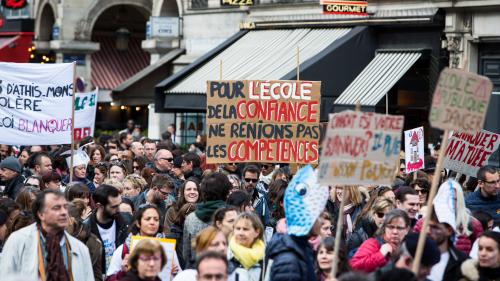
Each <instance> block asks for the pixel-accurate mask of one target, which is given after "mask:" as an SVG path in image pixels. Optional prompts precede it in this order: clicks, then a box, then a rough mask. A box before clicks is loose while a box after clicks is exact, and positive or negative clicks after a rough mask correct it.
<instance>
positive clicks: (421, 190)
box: [415, 188, 429, 194]
mask: <svg viewBox="0 0 500 281" xmlns="http://www.w3.org/2000/svg"><path fill="white" fill-rule="evenodd" d="M415 191H416V192H418V193H419V194H427V193H429V190H427V189H425V188H420V189H416V188H415Z"/></svg>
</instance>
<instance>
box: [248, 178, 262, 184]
mask: <svg viewBox="0 0 500 281" xmlns="http://www.w3.org/2000/svg"><path fill="white" fill-rule="evenodd" d="M245 181H246V182H253V183H256V182H258V181H259V179H248V178H245Z"/></svg>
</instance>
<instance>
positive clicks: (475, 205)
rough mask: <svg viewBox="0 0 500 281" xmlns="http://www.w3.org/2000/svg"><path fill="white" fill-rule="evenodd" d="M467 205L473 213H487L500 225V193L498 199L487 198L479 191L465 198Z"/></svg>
mask: <svg viewBox="0 0 500 281" xmlns="http://www.w3.org/2000/svg"><path fill="white" fill-rule="evenodd" d="M465 205H466V206H467V208H469V210H471V212H474V211H478V210H481V211H485V212H487V213H488V214H490V215H491V216H492V217H493V220H494V221H495V224H500V193H499V194H497V196H496V197H493V198H486V197H484V196H483V195H482V194H481V190H479V189H478V190H477V191H474V192H473V193H469V194H468V195H467V197H465Z"/></svg>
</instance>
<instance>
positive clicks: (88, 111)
mask: <svg viewBox="0 0 500 281" xmlns="http://www.w3.org/2000/svg"><path fill="white" fill-rule="evenodd" d="M98 92H99V90H98V89H96V90H94V91H92V92H88V93H76V96H75V131H74V132H75V141H79V140H81V139H83V138H85V137H88V136H94V126H95V115H96V112H97V93H98Z"/></svg>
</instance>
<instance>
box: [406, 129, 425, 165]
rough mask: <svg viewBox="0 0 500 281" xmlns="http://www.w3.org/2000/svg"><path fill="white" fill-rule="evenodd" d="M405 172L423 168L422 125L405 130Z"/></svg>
mask: <svg viewBox="0 0 500 281" xmlns="http://www.w3.org/2000/svg"><path fill="white" fill-rule="evenodd" d="M405 163H406V173H411V172H414V171H417V170H420V169H423V168H424V127H418V128H415V129H411V130H407V131H405Z"/></svg>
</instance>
